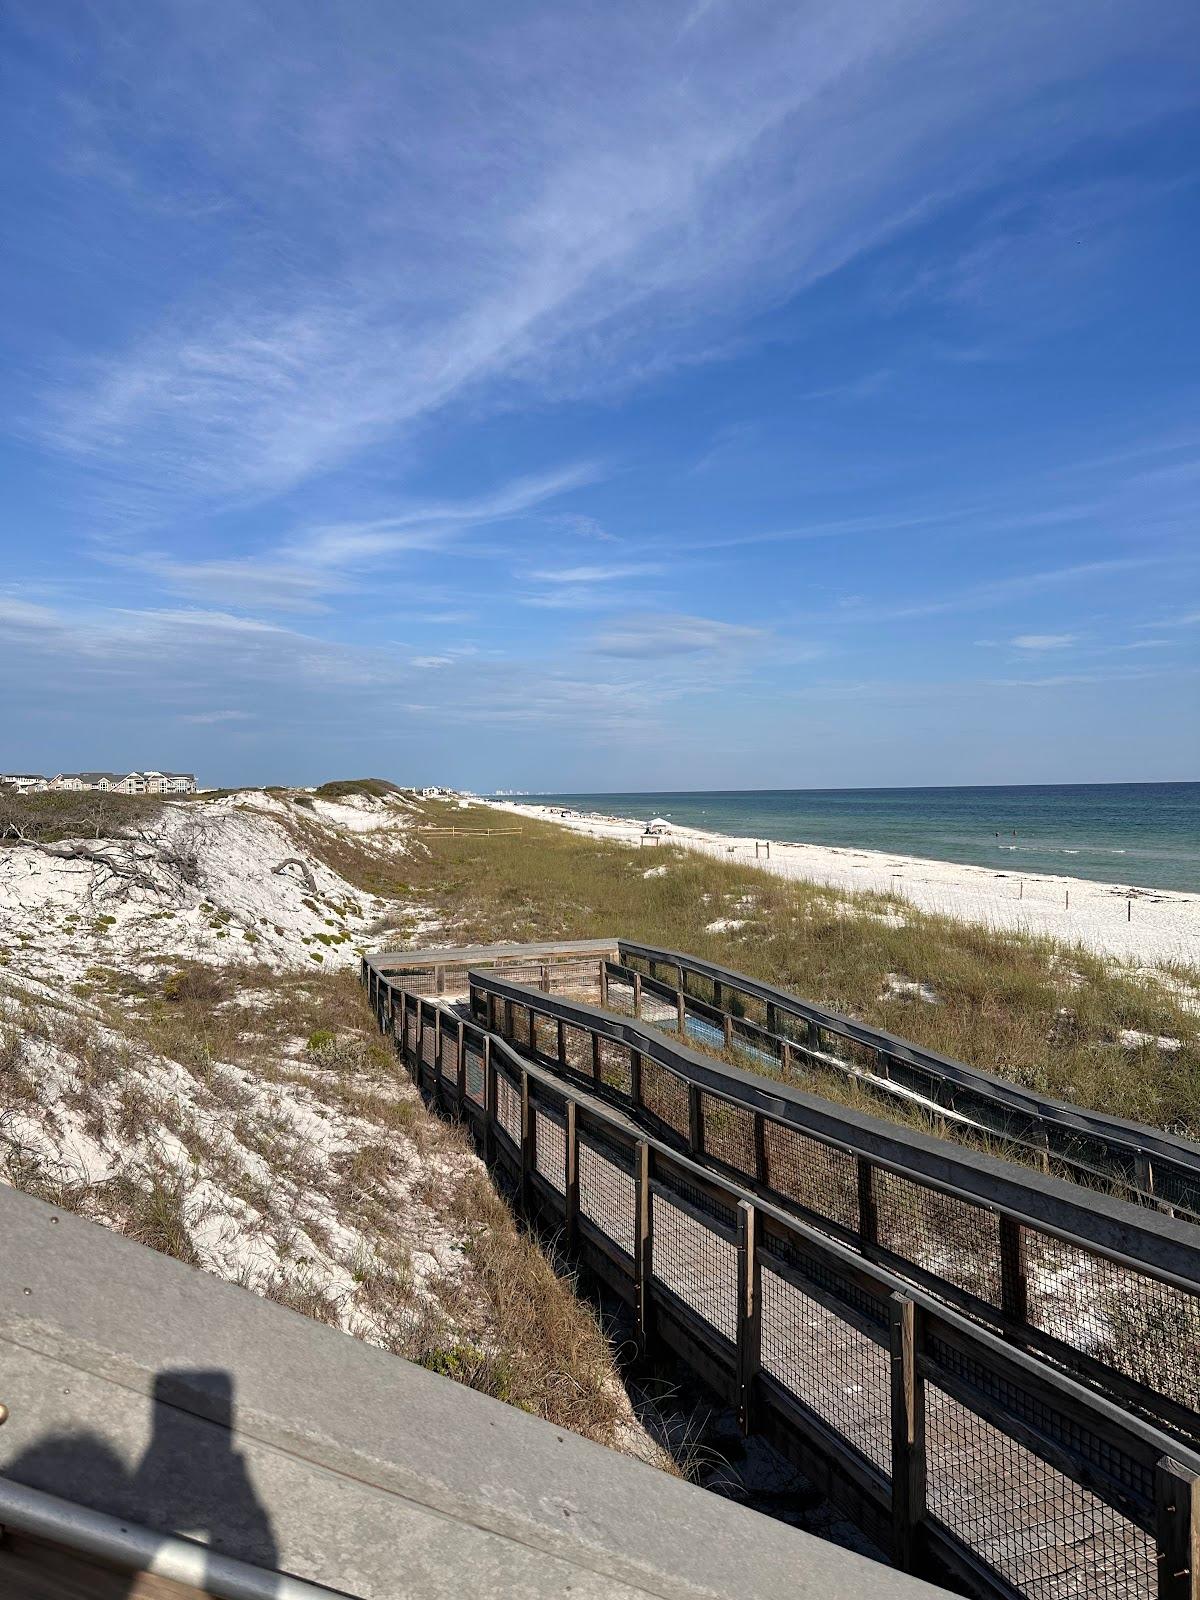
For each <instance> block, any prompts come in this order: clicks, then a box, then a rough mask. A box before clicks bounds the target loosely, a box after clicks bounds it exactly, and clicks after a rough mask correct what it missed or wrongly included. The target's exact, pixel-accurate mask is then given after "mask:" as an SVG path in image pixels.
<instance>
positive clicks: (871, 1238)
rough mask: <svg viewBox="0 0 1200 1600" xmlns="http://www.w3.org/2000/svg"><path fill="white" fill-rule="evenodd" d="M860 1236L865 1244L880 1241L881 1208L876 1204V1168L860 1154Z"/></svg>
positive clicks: (858, 1158)
mask: <svg viewBox="0 0 1200 1600" xmlns="http://www.w3.org/2000/svg"><path fill="white" fill-rule="evenodd" d="M856 1159H857V1163H858V1236H859V1238H860V1239H861V1240H862V1242H863V1244H864V1245H872V1244H876V1243H878V1240H879V1210H878V1207H877V1206H876V1204H875V1168H874V1167H873V1166H872V1165H871V1163H870V1162H869V1161H868V1160H867V1158H866V1157H865V1156H858V1157H857V1158H856Z"/></svg>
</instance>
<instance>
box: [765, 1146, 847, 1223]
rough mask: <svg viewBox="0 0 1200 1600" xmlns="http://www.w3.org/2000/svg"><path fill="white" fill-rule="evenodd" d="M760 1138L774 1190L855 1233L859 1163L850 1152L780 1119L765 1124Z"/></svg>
mask: <svg viewBox="0 0 1200 1600" xmlns="http://www.w3.org/2000/svg"><path fill="white" fill-rule="evenodd" d="M763 1142H764V1145H765V1147H766V1157H767V1183H768V1184H769V1185H770V1187H771V1188H772V1189H774V1190H775V1192H776V1194H781V1195H784V1196H786V1197H787V1199H789V1200H795V1201H797V1202H798V1203H799V1204H800V1205H802V1206H806V1207H807V1208H808V1209H809V1210H810V1211H813V1212H815V1213H816V1214H817V1215H818V1216H822V1217H828V1218H829V1219H830V1221H832V1222H836V1223H839V1224H840V1225H841V1226H842V1227H843V1228H848V1229H849V1230H850V1231H851V1232H852V1233H857V1231H858V1166H857V1163H856V1161H855V1159H854V1157H853V1156H850V1155H847V1154H846V1152H845V1151H844V1150H835V1149H833V1147H832V1146H831V1145H827V1144H822V1143H821V1141H820V1140H819V1139H810V1138H808V1136H807V1135H806V1134H803V1133H797V1132H796V1131H795V1129H794V1128H788V1127H785V1126H784V1125H783V1124H782V1123H779V1122H768V1123H767V1124H766V1127H765V1129H764V1135H763Z"/></svg>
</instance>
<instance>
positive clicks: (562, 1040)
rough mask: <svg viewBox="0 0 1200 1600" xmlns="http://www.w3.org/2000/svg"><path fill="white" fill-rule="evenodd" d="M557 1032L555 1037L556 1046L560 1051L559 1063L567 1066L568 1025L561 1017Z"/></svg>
mask: <svg viewBox="0 0 1200 1600" xmlns="http://www.w3.org/2000/svg"><path fill="white" fill-rule="evenodd" d="M557 1034H558V1037H557V1038H556V1039H555V1042H554V1046H555V1049H556V1051H557V1052H558V1061H559V1065H560V1066H563V1067H565V1066H566V1064H567V1025H566V1023H565V1022H564V1021H563V1019H562V1018H561V1017H559V1019H558V1029H557Z"/></svg>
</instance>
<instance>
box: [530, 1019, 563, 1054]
mask: <svg viewBox="0 0 1200 1600" xmlns="http://www.w3.org/2000/svg"><path fill="white" fill-rule="evenodd" d="M533 1049H534V1050H535V1051H536V1052H537V1054H538V1055H540V1056H548V1057H549V1058H550V1060H551V1061H557V1060H558V1023H557V1022H556V1021H555V1019H554V1018H553V1017H543V1016H540V1015H535V1017H534V1022H533Z"/></svg>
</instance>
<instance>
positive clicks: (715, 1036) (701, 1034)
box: [684, 1011, 725, 1050]
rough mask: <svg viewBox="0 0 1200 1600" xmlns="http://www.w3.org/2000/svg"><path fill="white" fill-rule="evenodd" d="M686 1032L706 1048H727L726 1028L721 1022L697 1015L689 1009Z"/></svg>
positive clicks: (686, 1018)
mask: <svg viewBox="0 0 1200 1600" xmlns="http://www.w3.org/2000/svg"><path fill="white" fill-rule="evenodd" d="M684 1032H685V1033H686V1034H687V1036H688V1038H689V1039H694V1040H695V1042H696V1043H697V1044H700V1045H703V1046H704V1047H705V1049H706V1050H724V1048H725V1029H724V1028H723V1027H722V1025H721V1024H720V1023H719V1022H710V1021H709V1019H708V1018H707V1017H697V1016H695V1015H694V1014H693V1013H692V1012H690V1011H689V1012H688V1014H687V1016H686V1017H685V1018H684Z"/></svg>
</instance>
